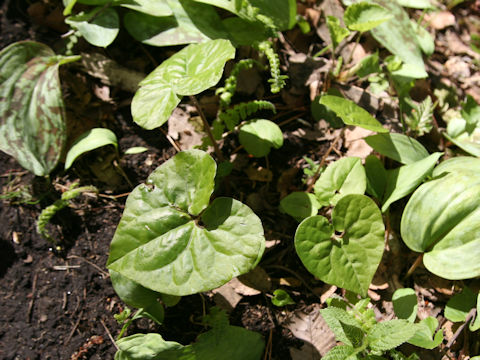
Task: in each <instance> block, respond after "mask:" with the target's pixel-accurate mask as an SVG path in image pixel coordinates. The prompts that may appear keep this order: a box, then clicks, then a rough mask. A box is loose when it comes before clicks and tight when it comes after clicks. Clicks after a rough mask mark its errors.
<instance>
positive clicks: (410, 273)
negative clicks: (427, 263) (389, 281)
mask: <svg viewBox="0 0 480 360" xmlns="http://www.w3.org/2000/svg"><path fill="white" fill-rule="evenodd" d="M422 260H423V254H420V255H419V256H418V257H417V260H415V262H414V263H413V265H412V266H411V267H410V269H408V272H407V275H405V279H408V278H409V277H410V276H411V275H412V274H413V272H414V271H415V269H416V268H417V267H418V266H419V265H420V264H421V263H422Z"/></svg>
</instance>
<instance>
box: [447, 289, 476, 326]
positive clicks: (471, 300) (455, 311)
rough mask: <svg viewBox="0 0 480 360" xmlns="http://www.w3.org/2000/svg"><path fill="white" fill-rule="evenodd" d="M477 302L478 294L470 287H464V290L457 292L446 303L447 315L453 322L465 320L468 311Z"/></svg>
mask: <svg viewBox="0 0 480 360" xmlns="http://www.w3.org/2000/svg"><path fill="white" fill-rule="evenodd" d="M476 303H477V294H475V293H474V292H473V291H472V290H470V288H468V287H465V288H463V290H462V292H461V293H459V294H455V295H454V296H453V297H452V298H451V299H450V300H448V302H447V304H446V305H445V311H444V313H445V317H446V318H447V319H448V320H450V321H453V322H464V321H465V320H467V316H468V313H469V312H470V310H472V308H474V307H475V305H476Z"/></svg>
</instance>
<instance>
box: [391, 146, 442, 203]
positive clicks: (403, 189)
mask: <svg viewBox="0 0 480 360" xmlns="http://www.w3.org/2000/svg"><path fill="white" fill-rule="evenodd" d="M442 154H443V153H433V154H432V155H430V156H428V157H426V158H424V159H422V160H420V161H417V162H414V163H412V164H410V165H403V166H400V167H399V168H396V169H393V170H388V171H387V187H386V189H385V196H384V200H383V205H382V212H385V211H387V210H388V208H389V207H390V205H391V204H392V203H393V202H395V201H397V200H400V199H401V198H403V197H404V196H407V195H408V194H410V193H411V192H412V191H413V190H415V188H416V187H417V186H418V185H420V184H421V183H422V181H423V180H424V179H425V178H426V177H427V176H428V175H430V174H431V173H432V170H433V168H434V166H435V164H436V163H437V161H438V159H439V158H440V156H442Z"/></svg>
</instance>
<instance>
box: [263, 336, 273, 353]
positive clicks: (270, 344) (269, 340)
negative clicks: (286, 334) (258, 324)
mask: <svg viewBox="0 0 480 360" xmlns="http://www.w3.org/2000/svg"><path fill="white" fill-rule="evenodd" d="M272 335H273V329H270V333H269V334H268V342H267V346H266V347H265V356H264V357H263V360H269V359H271V358H272Z"/></svg>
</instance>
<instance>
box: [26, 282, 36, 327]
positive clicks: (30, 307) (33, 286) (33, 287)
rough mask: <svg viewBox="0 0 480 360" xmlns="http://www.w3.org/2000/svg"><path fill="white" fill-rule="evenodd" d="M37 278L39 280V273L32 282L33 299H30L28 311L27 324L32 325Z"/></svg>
mask: <svg viewBox="0 0 480 360" xmlns="http://www.w3.org/2000/svg"><path fill="white" fill-rule="evenodd" d="M37 278H38V273H35V274H34V275H33V282H32V293H31V294H32V298H31V299H30V302H29V303H28V310H27V322H28V323H30V321H31V320H32V310H33V303H34V302H35V290H36V287H37Z"/></svg>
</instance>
